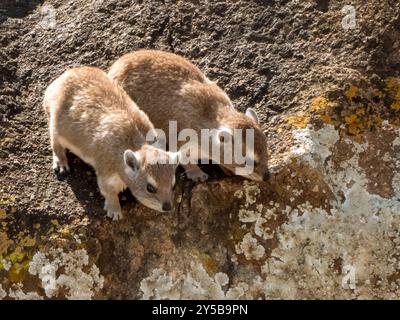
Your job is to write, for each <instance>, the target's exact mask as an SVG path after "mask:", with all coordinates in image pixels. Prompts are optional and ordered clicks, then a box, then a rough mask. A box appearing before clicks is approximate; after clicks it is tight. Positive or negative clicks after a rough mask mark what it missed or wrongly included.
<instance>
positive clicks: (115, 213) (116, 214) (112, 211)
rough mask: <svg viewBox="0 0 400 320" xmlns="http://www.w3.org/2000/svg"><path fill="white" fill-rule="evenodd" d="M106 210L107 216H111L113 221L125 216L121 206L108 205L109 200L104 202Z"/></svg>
mask: <svg viewBox="0 0 400 320" xmlns="http://www.w3.org/2000/svg"><path fill="white" fill-rule="evenodd" d="M104 210H106V211H107V217H109V218H111V219H112V220H113V221H117V220H121V219H122V218H123V215H122V210H121V208H112V206H110V205H108V203H107V201H105V202H104Z"/></svg>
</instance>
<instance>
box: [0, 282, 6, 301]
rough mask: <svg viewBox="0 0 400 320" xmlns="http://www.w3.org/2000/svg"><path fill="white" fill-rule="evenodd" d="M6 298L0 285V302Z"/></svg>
mask: <svg viewBox="0 0 400 320" xmlns="http://www.w3.org/2000/svg"><path fill="white" fill-rule="evenodd" d="M5 297H7V292H6V291H5V290H4V289H3V287H2V285H1V284H0V300H2V299H4V298H5Z"/></svg>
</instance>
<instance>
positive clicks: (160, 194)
mask: <svg viewBox="0 0 400 320" xmlns="http://www.w3.org/2000/svg"><path fill="white" fill-rule="evenodd" d="M178 162H179V153H176V152H167V151H164V150H163V149H160V148H157V147H154V146H150V145H144V146H143V147H142V148H141V149H139V150H137V151H132V150H126V151H125V152H124V174H125V183H126V184H127V186H128V188H129V189H130V190H131V192H132V194H133V195H134V196H135V197H136V199H137V200H138V201H139V202H141V203H142V204H143V205H145V206H147V207H149V208H151V209H154V210H157V211H161V212H165V211H170V210H172V209H173V206H174V187H175V182H176V181H175V170H176V168H177V166H178V164H179V163H178Z"/></svg>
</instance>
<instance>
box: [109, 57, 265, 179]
mask: <svg viewBox="0 0 400 320" xmlns="http://www.w3.org/2000/svg"><path fill="white" fill-rule="evenodd" d="M108 76H109V77H110V78H111V79H112V80H114V81H116V82H117V83H118V84H120V85H121V86H122V87H123V88H124V89H125V91H126V92H127V93H128V94H129V96H130V97H131V98H132V99H133V100H134V101H135V102H136V103H137V104H138V106H139V107H140V108H141V109H142V110H143V111H144V112H146V114H147V115H148V116H149V118H150V120H151V121H152V123H153V124H154V126H155V127H156V128H159V129H161V130H163V131H164V132H168V130H169V121H176V123H177V131H178V132H180V131H181V130H183V129H186V128H190V129H194V130H195V131H196V132H197V134H198V136H200V135H201V131H202V129H210V130H211V129H212V130H216V131H217V132H221V133H224V135H225V137H224V138H221V137H220V139H217V142H216V143H217V145H218V144H219V145H218V146H219V147H223V146H224V143H226V141H227V139H226V133H228V135H229V134H230V135H232V132H233V131H241V132H243V134H244V132H245V131H246V130H248V129H250V131H252V132H254V140H253V144H254V145H253V146H252V152H250V153H247V152H246V160H245V161H244V164H243V163H241V164H239V163H236V162H233V163H227V162H224V161H219V160H221V158H220V159H214V158H213V157H212V156H210V157H209V158H208V159H209V160H213V161H214V162H215V161H217V163H220V164H221V165H222V167H224V168H226V169H228V170H229V171H231V172H236V171H237V170H236V169H238V168H242V167H243V166H246V165H247V163H251V164H252V165H254V170H253V169H252V170H251V171H250V172H249V173H247V174H241V175H244V176H245V177H247V178H249V179H252V180H256V181H262V180H266V179H268V177H269V171H268V165H267V161H268V154H267V138H266V136H265V134H264V133H263V132H262V130H261V128H260V126H259V121H258V116H257V114H256V113H255V111H254V110H252V109H247V111H246V113H241V112H239V111H237V110H235V108H234V107H233V104H232V102H231V100H230V99H229V97H228V96H227V95H226V94H225V92H224V91H223V90H222V89H221V88H220V87H219V86H218V85H217V84H216V83H214V82H212V81H210V80H209V79H208V78H207V77H206V76H205V75H204V74H203V73H202V72H201V71H200V69H199V68H197V67H196V66H195V65H193V64H192V63H191V62H189V61H188V60H186V59H185V58H183V57H180V56H178V55H176V54H172V53H167V52H162V51H157V50H139V51H136V52H133V53H129V54H126V55H125V56H123V57H121V58H120V59H119V60H117V61H116V62H115V63H114V64H113V65H112V66H111V69H110V70H109V73H108ZM237 129H241V130H237ZM167 135H168V134H167ZM229 139H230V138H229V137H228V140H229ZM231 139H232V140H233V135H232V138H231ZM235 139H236V136H235ZM169 140H171V139H169ZM218 140H219V141H218ZM232 140H231V143H232ZM236 140H237V141H240V140H239V139H236ZM242 141H244V139H242ZM178 144H179V143H178ZM241 147H242V149H243V150H246V145H245V143H243V145H241ZM249 148H250V147H249ZM184 167H185V169H186V172H187V175H188V177H190V178H192V179H193V180H201V181H203V180H205V179H207V175H206V174H205V173H204V172H202V171H201V170H200V168H199V167H197V165H195V164H189V165H187V166H184Z"/></svg>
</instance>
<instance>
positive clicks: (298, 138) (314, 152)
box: [291, 125, 339, 167]
mask: <svg viewBox="0 0 400 320" xmlns="http://www.w3.org/2000/svg"><path fill="white" fill-rule="evenodd" d="M293 138H294V141H295V143H294V146H293V148H292V150H291V152H292V154H293V155H295V156H297V157H299V158H303V159H305V160H307V161H308V162H309V163H310V164H311V166H312V167H317V164H318V163H321V164H323V163H324V162H325V159H327V158H328V157H329V156H330V155H331V153H332V152H331V150H330V148H331V147H332V146H333V145H334V144H335V143H336V142H337V141H338V140H339V134H338V132H337V131H336V130H335V127H334V126H333V125H326V126H324V127H323V128H321V129H319V130H314V129H313V127H312V126H311V125H308V126H307V127H306V128H305V129H296V130H294V131H293Z"/></svg>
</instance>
